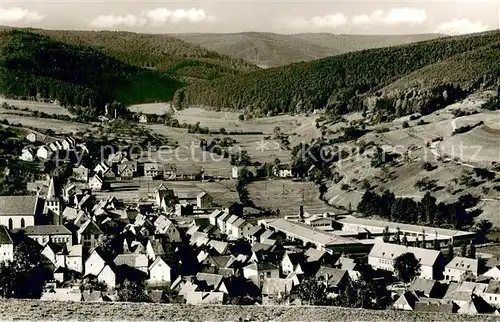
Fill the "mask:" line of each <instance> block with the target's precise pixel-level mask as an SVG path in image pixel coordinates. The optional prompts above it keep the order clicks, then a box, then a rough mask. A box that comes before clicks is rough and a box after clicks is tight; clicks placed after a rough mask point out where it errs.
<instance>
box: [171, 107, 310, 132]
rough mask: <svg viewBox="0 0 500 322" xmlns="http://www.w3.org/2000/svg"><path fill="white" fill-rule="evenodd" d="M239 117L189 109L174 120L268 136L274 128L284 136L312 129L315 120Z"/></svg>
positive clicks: (284, 116) (176, 115)
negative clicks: (243, 119)
mask: <svg viewBox="0 0 500 322" xmlns="http://www.w3.org/2000/svg"><path fill="white" fill-rule="evenodd" d="M239 115H240V113H237V112H217V111H207V110H204V109H201V108H193V107H190V108H187V109H184V110H180V111H178V112H177V113H176V114H175V118H176V119H177V120H178V121H179V122H180V123H187V124H196V123H198V122H200V126H202V127H208V128H209V129H210V130H212V131H218V130H219V129H220V128H222V127H223V128H224V129H225V130H226V131H228V132H262V133H264V134H268V135H269V134H273V130H274V128H275V127H279V128H280V129H281V132H282V133H286V134H292V133H294V132H295V131H297V130H298V129H300V128H301V127H303V126H304V125H310V124H313V128H314V120H315V119H316V117H315V116H304V115H296V116H290V115H279V116H272V117H265V118H256V119H250V120H246V121H240V120H238V116H239ZM307 129H308V130H312V129H309V128H307ZM305 130H306V127H304V128H303V129H302V130H301V132H303V133H302V134H306V133H304V132H305Z"/></svg>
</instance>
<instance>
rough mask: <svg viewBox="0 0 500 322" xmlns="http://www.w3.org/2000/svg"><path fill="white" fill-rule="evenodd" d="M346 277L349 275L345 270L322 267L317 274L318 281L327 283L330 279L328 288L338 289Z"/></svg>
mask: <svg viewBox="0 0 500 322" xmlns="http://www.w3.org/2000/svg"><path fill="white" fill-rule="evenodd" d="M346 275H348V274H347V271H346V270H345V269H339V268H331V267H326V266H321V267H320V268H319V270H318V272H317V273H316V279H321V280H323V281H325V280H326V278H327V277H328V286H334V287H336V286H338V285H339V283H340V282H341V281H342V280H343V279H344V278H345V277H346Z"/></svg>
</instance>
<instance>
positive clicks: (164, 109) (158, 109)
mask: <svg viewBox="0 0 500 322" xmlns="http://www.w3.org/2000/svg"><path fill="white" fill-rule="evenodd" d="M127 109H128V110H129V111H131V112H133V113H143V114H156V115H163V114H165V113H170V112H172V111H173V109H172V104H170V103H150V104H137V105H131V106H129V107H127Z"/></svg>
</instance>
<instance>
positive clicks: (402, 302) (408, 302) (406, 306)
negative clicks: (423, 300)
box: [392, 291, 419, 311]
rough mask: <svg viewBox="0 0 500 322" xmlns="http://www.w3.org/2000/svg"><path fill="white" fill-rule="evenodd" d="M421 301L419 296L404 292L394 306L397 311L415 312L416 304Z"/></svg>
mask: <svg viewBox="0 0 500 322" xmlns="http://www.w3.org/2000/svg"><path fill="white" fill-rule="evenodd" d="M418 300H419V298H418V296H417V295H416V294H415V293H414V292H412V291H406V292H404V293H403V294H402V295H401V296H400V297H399V298H398V299H397V300H396V302H394V304H393V305H392V307H393V308H395V309H396V310H404V311H413V310H414V309H415V303H417V302H418Z"/></svg>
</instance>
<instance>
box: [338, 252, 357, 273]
mask: <svg viewBox="0 0 500 322" xmlns="http://www.w3.org/2000/svg"><path fill="white" fill-rule="evenodd" d="M335 265H338V266H340V268H342V269H346V270H354V269H356V266H357V264H356V261H355V260H354V259H353V258H349V257H346V256H343V255H342V256H340V257H339V259H338V260H337V261H336V262H335Z"/></svg>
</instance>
